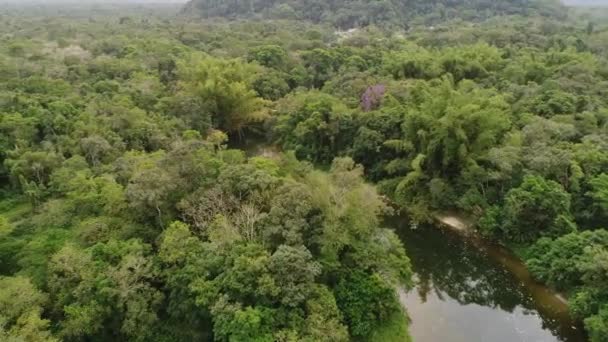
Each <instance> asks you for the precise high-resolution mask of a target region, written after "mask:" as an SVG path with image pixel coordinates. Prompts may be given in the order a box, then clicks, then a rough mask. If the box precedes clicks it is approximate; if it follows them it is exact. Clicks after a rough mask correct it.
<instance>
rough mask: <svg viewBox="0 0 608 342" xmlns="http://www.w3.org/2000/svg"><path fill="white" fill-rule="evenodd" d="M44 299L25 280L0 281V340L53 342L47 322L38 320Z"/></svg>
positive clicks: (45, 299) (2, 279)
mask: <svg viewBox="0 0 608 342" xmlns="http://www.w3.org/2000/svg"><path fill="white" fill-rule="evenodd" d="M46 302H47V296H46V295H44V294H43V293H42V292H40V291H39V290H38V289H36V288H35V287H34V286H33V285H32V283H31V282H30V281H29V279H27V278H24V277H0V338H3V339H5V340H6V341H41V342H56V341H59V340H58V339H56V338H54V337H53V335H52V334H51V333H50V331H49V323H50V322H49V321H48V320H44V319H42V318H41V314H42V310H43V307H44V305H45V304H46Z"/></svg>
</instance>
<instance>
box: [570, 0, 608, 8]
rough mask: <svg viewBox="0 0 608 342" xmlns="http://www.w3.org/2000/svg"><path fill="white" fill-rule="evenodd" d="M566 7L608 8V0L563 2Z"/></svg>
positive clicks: (572, 0)
mask: <svg viewBox="0 0 608 342" xmlns="http://www.w3.org/2000/svg"><path fill="white" fill-rule="evenodd" d="M562 1H563V3H564V4H565V5H566V6H585V7H608V0H562Z"/></svg>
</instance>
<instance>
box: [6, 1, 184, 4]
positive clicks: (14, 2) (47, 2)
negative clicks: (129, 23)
mask: <svg viewBox="0 0 608 342" xmlns="http://www.w3.org/2000/svg"><path fill="white" fill-rule="evenodd" d="M188 1H189V0H0V4H1V3H13V4H18V3H39V4H40V3H42V4H52V3H70V2H77V3H114V4H116V3H127V2H130V3H186V2H188Z"/></svg>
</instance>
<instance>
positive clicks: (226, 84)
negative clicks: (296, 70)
mask: <svg viewBox="0 0 608 342" xmlns="http://www.w3.org/2000/svg"><path fill="white" fill-rule="evenodd" d="M179 68H180V78H181V79H182V83H181V87H182V88H183V89H184V90H186V91H187V92H188V93H189V94H192V95H193V96H195V97H197V98H198V100H199V101H201V105H202V109H203V110H205V111H207V112H208V113H210V114H211V116H212V118H213V120H214V123H215V125H216V127H219V128H221V129H222V130H225V131H227V132H231V133H241V132H242V130H243V129H244V128H245V127H247V126H248V125H249V124H252V123H255V122H260V121H263V120H264V119H265V118H266V117H267V108H266V106H267V102H266V101H264V100H263V99H261V98H259V97H257V94H256V93H255V91H254V90H253V89H252V82H253V77H254V75H255V68H254V67H253V66H251V65H249V64H245V63H242V62H241V61H239V60H219V59H214V58H211V57H201V56H192V57H191V59H190V60H188V61H183V62H181V63H179Z"/></svg>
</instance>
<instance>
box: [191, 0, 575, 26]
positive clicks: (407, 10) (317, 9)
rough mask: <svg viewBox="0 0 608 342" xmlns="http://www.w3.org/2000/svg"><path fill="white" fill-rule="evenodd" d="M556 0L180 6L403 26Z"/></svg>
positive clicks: (221, 13) (545, 12)
mask: <svg viewBox="0 0 608 342" xmlns="http://www.w3.org/2000/svg"><path fill="white" fill-rule="evenodd" d="M560 7H561V3H560V2H559V1H558V0H555V1H554V0H509V1H493V0H466V1H463V0H459V1H454V0H431V1H428V0H426V1H425V0H355V1H352V0H331V1H323V0H287V1H277V0H190V2H189V3H188V4H187V5H186V7H185V8H184V10H183V12H184V13H188V14H194V15H200V16H204V17H208V18H209V17H228V18H266V19H300V20H310V21H313V22H316V23H319V22H323V23H330V24H332V25H335V26H338V27H341V28H352V27H359V26H367V25H370V24H374V25H378V26H384V27H390V26H393V27H394V26H397V27H409V26H410V25H415V24H421V23H427V24H430V23H437V22H443V21H445V20H448V19H453V18H463V19H465V20H473V21H477V20H483V19H487V18H489V17H492V16H496V15H515V14H519V15H542V16H549V15H562V14H563V9H562V8H560Z"/></svg>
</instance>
